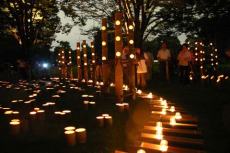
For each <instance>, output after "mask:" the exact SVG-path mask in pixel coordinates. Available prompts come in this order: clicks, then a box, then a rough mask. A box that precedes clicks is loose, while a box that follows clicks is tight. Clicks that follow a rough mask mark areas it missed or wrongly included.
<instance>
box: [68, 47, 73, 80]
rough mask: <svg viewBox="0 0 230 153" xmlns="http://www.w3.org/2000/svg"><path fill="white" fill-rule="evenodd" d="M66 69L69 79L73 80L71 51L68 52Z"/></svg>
mask: <svg viewBox="0 0 230 153" xmlns="http://www.w3.org/2000/svg"><path fill="white" fill-rule="evenodd" d="M67 66H68V69H67V71H68V72H67V74H68V77H69V78H70V79H73V69H72V51H71V50H69V52H68V64H67Z"/></svg>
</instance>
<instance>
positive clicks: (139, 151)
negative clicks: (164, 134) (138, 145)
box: [137, 149, 146, 153]
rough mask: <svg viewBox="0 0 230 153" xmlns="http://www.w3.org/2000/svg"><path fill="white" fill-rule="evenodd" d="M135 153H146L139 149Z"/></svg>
mask: <svg viewBox="0 0 230 153" xmlns="http://www.w3.org/2000/svg"><path fill="white" fill-rule="evenodd" d="M137 153H146V152H145V150H143V149H139V150H137Z"/></svg>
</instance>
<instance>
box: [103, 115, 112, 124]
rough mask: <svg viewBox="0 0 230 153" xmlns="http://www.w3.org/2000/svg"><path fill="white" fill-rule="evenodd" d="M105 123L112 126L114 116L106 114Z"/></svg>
mask: <svg viewBox="0 0 230 153" xmlns="http://www.w3.org/2000/svg"><path fill="white" fill-rule="evenodd" d="M105 124H106V125H108V126H112V124H113V119H112V116H105Z"/></svg>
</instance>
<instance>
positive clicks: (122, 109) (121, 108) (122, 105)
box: [116, 103, 125, 112]
mask: <svg viewBox="0 0 230 153" xmlns="http://www.w3.org/2000/svg"><path fill="white" fill-rule="evenodd" d="M116 106H117V107H118V110H119V111H120V112H123V111H124V108H125V106H124V104H123V103H117V104H116Z"/></svg>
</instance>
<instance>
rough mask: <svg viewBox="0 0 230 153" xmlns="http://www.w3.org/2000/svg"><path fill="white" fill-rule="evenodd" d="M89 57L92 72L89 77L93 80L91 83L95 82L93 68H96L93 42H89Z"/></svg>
mask: <svg viewBox="0 0 230 153" xmlns="http://www.w3.org/2000/svg"><path fill="white" fill-rule="evenodd" d="M90 47H91V57H92V63H91V64H92V73H91V79H92V80H93V83H95V79H96V78H95V68H96V54H95V47H94V42H93V41H92V42H91V46H90Z"/></svg>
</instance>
